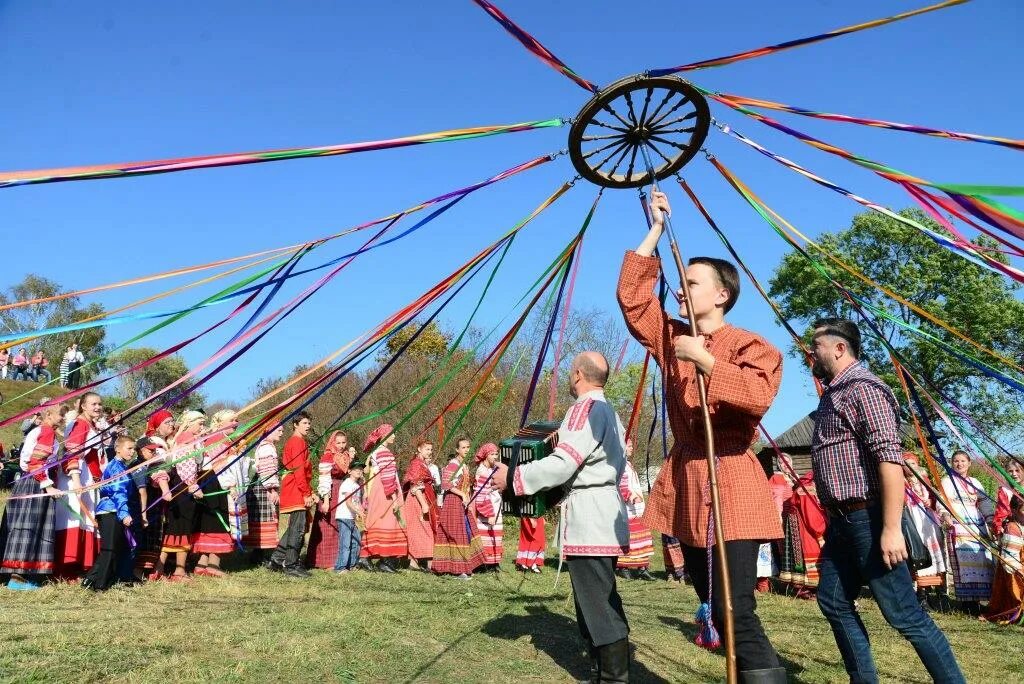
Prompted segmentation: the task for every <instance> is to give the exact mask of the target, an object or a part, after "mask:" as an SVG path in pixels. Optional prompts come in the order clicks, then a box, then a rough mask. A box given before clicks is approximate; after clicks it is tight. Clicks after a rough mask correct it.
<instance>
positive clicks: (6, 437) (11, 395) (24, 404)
mask: <svg viewBox="0 0 1024 684" xmlns="http://www.w3.org/2000/svg"><path fill="white" fill-rule="evenodd" d="M33 389H36V390H37V391H36V392H32V393H31V394H30V395H29V396H27V397H21V398H20V399H18V398H17V397H19V396H21V395H22V394H25V393H26V392H29V391H31V390H33ZM64 391H66V390H64ZM59 394H63V391H61V388H60V387H57V386H56V385H55V384H54V385H50V386H49V387H45V388H42V387H39V385H38V384H37V383H34V382H21V381H20V380H19V381H18V382H14V381H12V380H0V395H3V398H4V401H5V402H7V401H9V402H10V403H9V404H7V405H6V406H4V409H3V414H2V415H3V417H7V416H13V415H16V414H18V413H21V412H22V411H24V410H25V409H29V408H32V407H33V406H35V405H36V404H38V403H39V399H40V398H41V397H51V398H52V397H55V396H58V395H59ZM21 440H22V435H21V421H18V422H17V423H15V424H14V425H8V426H7V427H3V428H0V443H3V445H4V448H9V447H12V446H15V445H18V444H21Z"/></svg>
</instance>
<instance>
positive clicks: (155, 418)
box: [146, 409, 174, 437]
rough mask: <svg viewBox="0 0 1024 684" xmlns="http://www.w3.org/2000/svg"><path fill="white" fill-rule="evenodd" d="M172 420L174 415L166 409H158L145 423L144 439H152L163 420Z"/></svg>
mask: <svg viewBox="0 0 1024 684" xmlns="http://www.w3.org/2000/svg"><path fill="white" fill-rule="evenodd" d="M168 419H171V420H173V419H174V415H173V414H172V413H171V412H170V411H168V410H167V409H160V410H159V411H157V412H156V413H154V414H153V415H151V416H150V417H149V421H147V422H146V437H152V436H153V435H155V434H156V431H157V429H158V428H159V427H160V426H161V425H162V424H163V422H164V421H165V420H168Z"/></svg>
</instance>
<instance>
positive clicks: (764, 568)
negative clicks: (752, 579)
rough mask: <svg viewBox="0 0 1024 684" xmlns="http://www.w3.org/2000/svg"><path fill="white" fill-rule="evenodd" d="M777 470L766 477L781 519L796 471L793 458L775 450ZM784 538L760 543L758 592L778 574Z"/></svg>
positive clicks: (764, 590)
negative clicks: (777, 462) (777, 463)
mask: <svg viewBox="0 0 1024 684" xmlns="http://www.w3.org/2000/svg"><path fill="white" fill-rule="evenodd" d="M776 453H777V456H778V461H779V466H778V467H779V469H780V470H779V471H775V472H773V473H772V475H771V477H769V478H768V493H769V494H771V497H772V503H773V504H775V511H776V512H777V513H778V515H779V521H780V522H781V521H782V509H783V508H784V507H785V505H786V502H787V501H789V499H790V497H791V496H792V495H793V483H794V482H795V481H796V477H795V476H796V471H795V470H793V460H792V459H791V458H790V457H789V455H788V454H784V453H782V452H781V451H777V452H776ZM784 543H785V541H784V539H776V540H775V541H774V542H772V543H768V544H762V545H761V550H760V552H759V553H758V556H757V586H756V587H755V588H756V589H757V591H758V592H759V593H762V594H764V593H768V592H769V591H771V582H770V579H771V578H772V577H776V576H777V575H779V573H780V570H781V562H782V546H783V544H784Z"/></svg>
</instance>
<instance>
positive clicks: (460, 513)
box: [431, 438, 483, 579]
mask: <svg viewBox="0 0 1024 684" xmlns="http://www.w3.org/2000/svg"><path fill="white" fill-rule="evenodd" d="M455 445H456V446H455V453H454V454H452V457H451V459H450V460H449V461H448V465H446V466H445V467H444V470H442V471H441V491H443V492H444V501H443V502H442V504H441V513H440V514H439V515H438V519H437V531H436V533H435V534H434V562H433V564H432V565H431V569H432V570H433V571H434V572H436V573H437V574H439V575H455V576H456V577H458V578H459V579H469V576H470V575H471V574H472V573H473V571H474V570H476V569H477V568H478V567H480V565H481V564H482V563H483V551H482V549H481V548H480V537H479V536H478V535H477V530H476V525H472V524H471V523H470V519H469V513H468V511H467V508H466V506H467V505H468V504H469V498H470V495H469V490H470V487H471V479H470V476H469V468H468V467H467V465H466V458H467V457H468V456H469V450H470V447H471V445H470V441H469V440H468V439H465V438H460V439H459V440H457V441H456V443H455Z"/></svg>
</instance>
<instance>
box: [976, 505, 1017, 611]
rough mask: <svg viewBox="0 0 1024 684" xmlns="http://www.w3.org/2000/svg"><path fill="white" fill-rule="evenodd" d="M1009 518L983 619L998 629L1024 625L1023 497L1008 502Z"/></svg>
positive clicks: (1003, 533)
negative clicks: (993, 623) (999, 625)
mask: <svg viewBox="0 0 1024 684" xmlns="http://www.w3.org/2000/svg"><path fill="white" fill-rule="evenodd" d="M1009 506H1010V517H1009V518H1007V519H1006V520H1005V521H1004V522H1003V529H1002V533H1001V534H1000V536H999V556H1000V562H999V563H996V568H995V578H994V581H993V583H992V597H991V598H990V599H989V602H988V607H987V608H985V613H984V619H986V620H989V621H991V622H997V623H999V624H1001V625H1024V497H1022V496H1021V495H1019V494H1015V495H1014V496H1012V497H1011V498H1010V504H1009Z"/></svg>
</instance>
